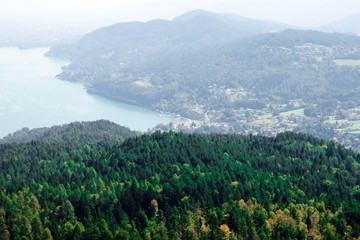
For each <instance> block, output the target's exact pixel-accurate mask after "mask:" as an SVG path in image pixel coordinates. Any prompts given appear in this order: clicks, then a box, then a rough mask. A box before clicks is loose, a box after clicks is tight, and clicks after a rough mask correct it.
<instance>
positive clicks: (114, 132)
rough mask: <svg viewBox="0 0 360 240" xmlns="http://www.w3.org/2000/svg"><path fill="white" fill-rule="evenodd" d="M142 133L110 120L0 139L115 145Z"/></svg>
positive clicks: (5, 141)
mask: <svg viewBox="0 0 360 240" xmlns="http://www.w3.org/2000/svg"><path fill="white" fill-rule="evenodd" d="M137 135H140V132H136V131H131V130H130V129H129V128H126V127H123V126H120V125H118V124H115V123H112V122H110V121H108V120H97V121H93V122H73V123H70V124H64V125H61V126H53V127H51V128H35V129H31V130H29V129H28V128H23V129H20V130H18V131H16V132H15V133H13V134H9V135H8V136H6V137H4V138H2V139H0V144H4V143H26V142H31V141H48V142H74V143H75V142H76V143H77V144H79V145H82V144H85V143H86V144H99V143H101V144H110V143H111V144H113V143H115V142H116V141H124V140H125V138H129V137H135V136H137Z"/></svg>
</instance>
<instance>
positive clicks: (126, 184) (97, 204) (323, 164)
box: [0, 132, 360, 239]
mask: <svg viewBox="0 0 360 240" xmlns="http://www.w3.org/2000/svg"><path fill="white" fill-rule="evenodd" d="M0 171H1V174H0V235H1V238H3V239H9V238H10V239H20V238H21V237H26V238H27V239H306V238H307V239H310V238H312V239H356V238H358V237H359V236H360V225H359V223H360V202H359V201H360V187H359V185H360V155H359V153H357V152H353V151H352V150H349V149H345V148H344V147H342V146H340V145H337V144H335V143H334V142H327V141H323V140H319V139H316V138H313V137H311V136H309V135H305V134H295V133H291V132H285V133H282V134H279V135H278V136H277V137H273V138H266V137H261V136H253V135H249V136H242V135H189V134H181V133H174V132H168V133H160V132H155V133H154V134H152V135H142V136H138V137H134V138H129V139H127V140H125V142H123V143H117V144H114V145H112V146H103V145H96V144H95V145H87V144H85V145H83V147H79V146H78V145H76V144H74V143H72V142H66V141H63V142H58V143H56V144H55V143H53V142H35V141H33V142H31V143H26V144H4V145H0Z"/></svg>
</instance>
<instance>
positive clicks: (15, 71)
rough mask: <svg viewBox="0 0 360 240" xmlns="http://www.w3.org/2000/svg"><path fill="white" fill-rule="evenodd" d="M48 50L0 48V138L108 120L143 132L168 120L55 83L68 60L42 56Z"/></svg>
mask: <svg viewBox="0 0 360 240" xmlns="http://www.w3.org/2000/svg"><path fill="white" fill-rule="evenodd" d="M47 50H48V49H46V48H35V49H18V48H0V137H4V136H6V135H7V134H9V133H12V132H14V131H16V130H19V129H21V128H23V127H28V128H30V129H31V128H38V127H49V126H53V125H59V124H65V123H70V122H73V121H90V120H97V119H108V120H110V121H113V122H115V123H118V124H120V125H123V126H127V127H129V128H131V129H133V130H140V131H146V130H147V129H148V128H152V127H154V126H155V125H156V124H158V123H168V122H170V121H172V120H173V119H171V118H170V117H167V116H162V115H160V114H158V113H156V112H152V111H148V110H146V109H142V108H139V107H135V106H131V105H127V104H121V103H117V102H114V101H111V100H108V99H105V98H102V97H99V96H94V95H90V94H88V93H87V92H86V91H85V90H84V88H83V86H82V85H81V84H78V83H71V82H66V81H61V80H59V79H56V78H55V76H56V74H58V73H59V72H60V71H61V66H64V65H66V64H68V62H67V61H64V60H58V59H51V58H46V57H44V53H45V52H46V51H47Z"/></svg>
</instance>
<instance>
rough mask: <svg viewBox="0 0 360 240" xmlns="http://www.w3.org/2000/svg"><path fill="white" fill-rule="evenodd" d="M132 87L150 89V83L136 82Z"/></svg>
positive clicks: (145, 81)
mask: <svg viewBox="0 0 360 240" xmlns="http://www.w3.org/2000/svg"><path fill="white" fill-rule="evenodd" d="M134 85H136V86H138V87H143V88H150V87H152V85H151V83H150V82H149V81H148V80H137V81H135V82H134Z"/></svg>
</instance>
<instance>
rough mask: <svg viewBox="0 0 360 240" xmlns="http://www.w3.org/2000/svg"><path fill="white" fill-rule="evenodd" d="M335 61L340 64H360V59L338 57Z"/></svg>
mask: <svg viewBox="0 0 360 240" xmlns="http://www.w3.org/2000/svg"><path fill="white" fill-rule="evenodd" d="M334 62H335V63H336V65H338V66H360V60H352V59H336V60H334Z"/></svg>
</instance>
